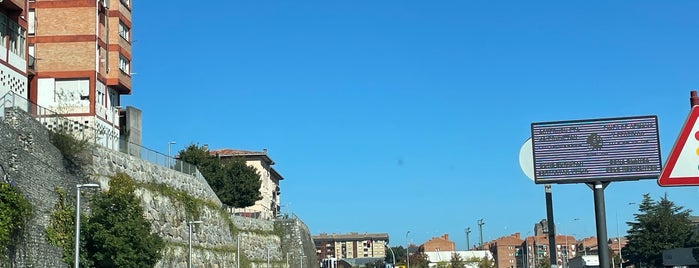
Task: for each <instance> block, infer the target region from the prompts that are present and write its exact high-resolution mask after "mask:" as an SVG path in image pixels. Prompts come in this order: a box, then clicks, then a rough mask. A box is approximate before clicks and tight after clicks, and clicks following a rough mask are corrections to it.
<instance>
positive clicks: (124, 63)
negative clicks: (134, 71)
mask: <svg viewBox="0 0 699 268" xmlns="http://www.w3.org/2000/svg"><path fill="white" fill-rule="evenodd" d="M119 70H121V71H122V72H123V73H125V74H127V75H131V62H130V61H129V60H128V59H126V58H125V57H124V55H121V54H120V55H119Z"/></svg>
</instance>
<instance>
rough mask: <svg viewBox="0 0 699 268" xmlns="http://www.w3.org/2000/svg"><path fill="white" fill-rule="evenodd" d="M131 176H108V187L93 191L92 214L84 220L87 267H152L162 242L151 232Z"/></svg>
mask: <svg viewBox="0 0 699 268" xmlns="http://www.w3.org/2000/svg"><path fill="white" fill-rule="evenodd" d="M135 189H136V186H135V182H134V181H133V179H131V178H130V177H128V176H127V175H126V174H123V173H119V174H117V175H116V176H113V177H111V179H110V181H109V191H108V192H102V193H97V194H95V195H94V196H93V198H92V200H91V201H92V202H91V205H92V206H91V208H92V215H91V216H90V217H89V219H88V220H87V222H86V224H85V230H86V231H85V250H86V253H85V255H86V259H87V261H86V263H83V264H82V265H84V266H87V267H153V266H154V265H155V264H156V263H157V262H158V260H160V258H161V255H162V253H161V250H162V249H163V247H164V246H165V244H164V242H163V240H162V238H160V236H158V235H156V234H153V233H151V224H150V222H148V221H146V219H145V218H144V216H143V208H142V207H141V204H140V201H139V200H138V199H137V198H136V196H135V195H134V190H135Z"/></svg>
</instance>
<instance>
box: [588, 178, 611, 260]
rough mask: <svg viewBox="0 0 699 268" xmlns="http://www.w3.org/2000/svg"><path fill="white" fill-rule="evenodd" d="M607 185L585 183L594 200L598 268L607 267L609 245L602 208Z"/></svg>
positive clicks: (605, 219)
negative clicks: (590, 190)
mask: <svg viewBox="0 0 699 268" xmlns="http://www.w3.org/2000/svg"><path fill="white" fill-rule="evenodd" d="M607 185H609V182H608V181H605V182H602V181H596V182H592V183H587V186H589V187H590V188H591V189H592V191H593V193H594V198H595V224H596V225H597V257H598V258H599V267H600V268H610V267H609V261H610V259H609V245H607V214H606V213H607V212H606V210H605V207H604V189H605V188H607Z"/></svg>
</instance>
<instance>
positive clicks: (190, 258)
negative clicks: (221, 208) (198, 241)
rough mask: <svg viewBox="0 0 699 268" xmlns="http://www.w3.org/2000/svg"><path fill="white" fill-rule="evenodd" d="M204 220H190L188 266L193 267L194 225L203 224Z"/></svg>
mask: <svg viewBox="0 0 699 268" xmlns="http://www.w3.org/2000/svg"><path fill="white" fill-rule="evenodd" d="M201 223H203V221H188V222H187V225H189V254H188V255H189V257H188V258H187V260H188V261H187V267H189V268H192V225H194V224H201Z"/></svg>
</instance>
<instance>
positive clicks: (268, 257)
mask: <svg viewBox="0 0 699 268" xmlns="http://www.w3.org/2000/svg"><path fill="white" fill-rule="evenodd" d="M267 268H269V245H267Z"/></svg>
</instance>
